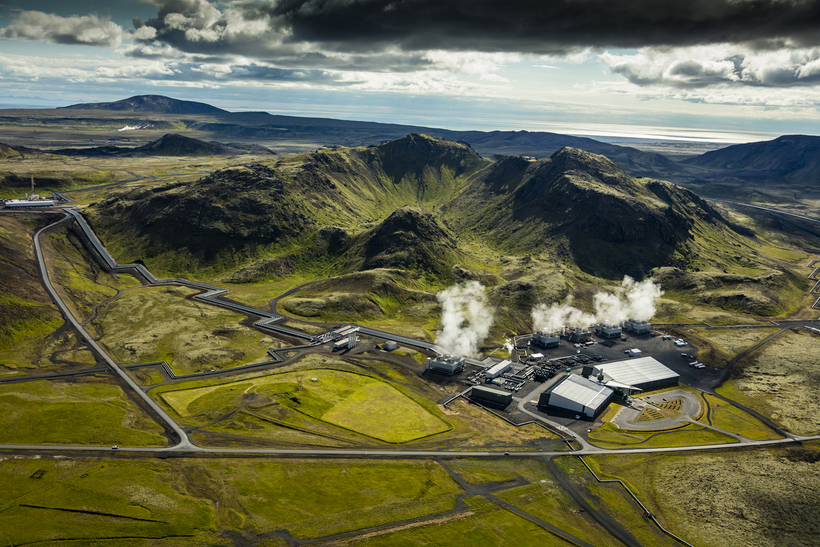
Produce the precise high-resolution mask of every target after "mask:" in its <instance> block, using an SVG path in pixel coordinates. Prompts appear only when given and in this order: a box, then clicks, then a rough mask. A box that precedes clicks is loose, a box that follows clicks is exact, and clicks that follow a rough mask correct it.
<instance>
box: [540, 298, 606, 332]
mask: <svg viewBox="0 0 820 547" xmlns="http://www.w3.org/2000/svg"><path fill="white" fill-rule="evenodd" d="M532 323H533V326H534V327H535V330H537V331H544V332H555V331H558V330H560V329H561V327H563V326H565V325H573V326H590V325H592V324H594V323H595V316H593V315H591V314H589V313H587V312H585V311H582V310H580V309H578V308H576V307H574V306H573V305H572V295H570V296H569V297H568V298H567V301H566V302H565V303H563V304H552V305H551V306H547V305H546V304H539V305H537V306H536V307H535V308H533V310H532Z"/></svg>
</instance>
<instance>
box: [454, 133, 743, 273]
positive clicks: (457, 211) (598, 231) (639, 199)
mask: <svg viewBox="0 0 820 547" xmlns="http://www.w3.org/2000/svg"><path fill="white" fill-rule="evenodd" d="M445 218H446V219H447V221H448V223H449V224H450V225H451V226H453V227H454V228H455V229H456V230H457V231H461V232H469V233H472V234H476V235H481V237H484V238H486V239H487V240H489V241H492V242H493V244H494V245H496V246H497V247H498V248H499V249H501V250H503V251H505V252H511V253H519V254H521V253H539V252H544V251H549V252H551V253H553V254H554V255H555V256H556V257H558V258H561V259H564V260H567V261H568V262H573V263H576V264H577V265H578V266H579V267H580V268H581V269H583V270H585V271H588V272H590V273H593V274H595V275H601V276H612V277H617V276H619V275H623V274H625V273H626V274H631V275H633V276H638V277H642V276H643V275H645V274H647V273H648V272H649V270H651V269H652V268H655V267H658V266H664V265H676V266H685V265H686V258H685V255H686V254H688V252H687V249H688V246H690V245H691V244H692V243H693V239H692V237H693V229H694V228H695V226H696V224H698V223H706V224H708V225H710V226H712V227H713V228H715V229H718V230H729V231H731V228H730V227H729V226H728V225H727V224H726V222H725V221H724V219H723V218H722V217H721V216H720V214H719V213H717V212H716V211H714V210H713V209H712V208H711V207H710V206H709V205H708V204H707V203H706V202H704V201H702V200H701V199H700V198H698V197H697V196H696V195H695V194H694V193H692V192H690V191H688V190H685V189H683V188H680V187H678V186H675V185H673V184H671V183H667V182H662V181H656V180H639V179H634V178H632V177H630V176H629V175H627V174H626V173H624V172H623V171H622V170H621V169H619V168H618V167H617V166H616V165H615V164H614V163H612V162H611V161H610V160H608V159H607V158H605V157H603V156H599V155H596V154H591V153H589V152H584V151H581V150H577V149H573V148H564V149H561V150H559V151H558V152H556V153H555V154H553V155H552V156H551V157H550V158H548V159H546V160H541V161H536V162H529V161H526V160H524V159H522V158H518V157H508V158H503V159H502V160H500V161H498V162H497V163H495V164H494V165H493V166H492V167H490V168H489V169H486V170H484V171H483V172H482V173H481V174H480V175H478V176H477V177H475V178H474V179H473V180H472V181H471V184H470V186H469V187H468V188H467V189H466V190H465V191H464V193H463V194H462V195H461V196H459V197H458V198H456V199H454V200H453V202H452V203H451V204H450V205H449V206H448V207H447V213H446V215H445Z"/></svg>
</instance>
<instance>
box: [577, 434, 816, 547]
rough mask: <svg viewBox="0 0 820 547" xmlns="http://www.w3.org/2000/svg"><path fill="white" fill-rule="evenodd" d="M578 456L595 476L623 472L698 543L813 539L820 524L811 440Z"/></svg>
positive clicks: (663, 518)
mask: <svg viewBox="0 0 820 547" xmlns="http://www.w3.org/2000/svg"><path fill="white" fill-rule="evenodd" d="M585 459H586V461H587V463H589V464H590V466H591V467H593V469H596V472H598V473H599V475H602V478H620V479H622V480H624V481H625V482H626V483H627V484H628V485H629V487H630V488H631V489H632V490H633V491H634V492H635V493H636V495H637V496H638V497H639V499H641V501H642V502H643V503H644V504H646V505H647V506H648V507H649V509H650V511H652V512H653V513H654V514H655V515H656V517H657V518H658V520H659V521H660V522H661V524H662V525H663V526H664V527H666V528H667V529H669V530H671V531H672V532H673V533H675V534H677V535H679V536H681V537H682V538H683V539H685V540H686V541H688V542H690V543H692V544H693V545H695V546H697V547H701V546H703V547H707V546H710V545H726V546H728V547H734V546H737V547H740V546H744V547H745V546H750V547H757V546H760V547H763V546H768V545H813V544H814V543H815V539H816V535H817V534H818V532H820V525H818V523H820V513H818V505H817V503H816V492H817V489H818V487H820V484H819V483H818V481H820V475H818V473H817V472H816V469H815V468H816V466H817V462H818V461H820V450H818V447H817V444H816V443H811V444H809V445H804V446H795V447H788V448H774V449H758V450H754V451H741V450H738V451H723V452H710V453H696V454H695V453H690V454H677V455H647V456H626V455H622V456H618V455H607V456H593V457H587V458H585ZM614 514H617V513H614ZM646 544H655V543H646Z"/></svg>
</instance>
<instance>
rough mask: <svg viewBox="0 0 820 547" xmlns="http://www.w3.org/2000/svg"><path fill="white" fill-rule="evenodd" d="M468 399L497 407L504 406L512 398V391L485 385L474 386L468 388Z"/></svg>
mask: <svg viewBox="0 0 820 547" xmlns="http://www.w3.org/2000/svg"><path fill="white" fill-rule="evenodd" d="M470 399H473V400H474V401H476V402H478V403H481V404H489V405H491V406H496V407H498V408H506V407H507V406H508V405H509V404H510V403H511V402H512V400H513V396H512V393H510V392H509V391H501V390H500V389H494V388H491V387H486V386H474V387H473V389H472V390H470Z"/></svg>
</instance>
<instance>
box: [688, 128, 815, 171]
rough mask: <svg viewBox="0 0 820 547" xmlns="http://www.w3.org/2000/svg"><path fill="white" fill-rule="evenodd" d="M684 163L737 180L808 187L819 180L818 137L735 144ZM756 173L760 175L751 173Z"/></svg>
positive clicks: (791, 136) (792, 136)
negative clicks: (724, 172)
mask: <svg viewBox="0 0 820 547" xmlns="http://www.w3.org/2000/svg"><path fill="white" fill-rule="evenodd" d="M684 163H687V164H690V165H697V166H699V167H709V168H713V169H726V170H732V171H738V172H740V173H739V174H738V175H737V176H739V177H743V176H744V172H746V173H745V174H746V175H747V176H751V175H755V178H757V179H760V178H762V177H763V176H765V175H766V174H768V175H770V176H771V177H776V178H782V179H784V180H786V181H788V182H794V183H807V182H811V183H813V182H814V181H816V180H818V178H820V137H815V136H810V135H784V136H782V137H778V138H777V139H774V140H771V141H764V142H754V143H749V144H737V145H734V146H729V147H727V148H722V149H720V150H714V151H712V152H707V153H705V154H703V155H701V156H697V157H695V158H690V159H688V160H686V161H685V162H684ZM753 171H758V172H762V173H756V174H755V173H750V172H753Z"/></svg>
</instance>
